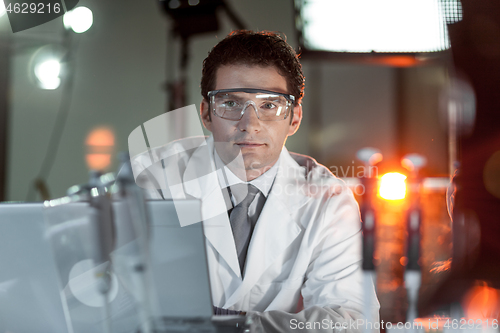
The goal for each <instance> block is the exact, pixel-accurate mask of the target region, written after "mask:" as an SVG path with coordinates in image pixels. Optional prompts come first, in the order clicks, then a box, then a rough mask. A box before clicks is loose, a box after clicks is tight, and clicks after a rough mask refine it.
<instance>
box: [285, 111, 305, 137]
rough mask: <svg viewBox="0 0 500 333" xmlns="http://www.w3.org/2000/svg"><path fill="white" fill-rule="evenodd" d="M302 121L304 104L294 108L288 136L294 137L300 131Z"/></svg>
mask: <svg viewBox="0 0 500 333" xmlns="http://www.w3.org/2000/svg"><path fill="white" fill-rule="evenodd" d="M301 121H302V104H298V105H296V106H295V107H294V108H293V118H292V121H291V123H290V126H289V127H288V135H289V136H290V135H294V134H295V132H297V130H298V129H299V126H300V122H301Z"/></svg>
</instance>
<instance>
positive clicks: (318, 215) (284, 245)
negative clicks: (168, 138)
mask: <svg viewBox="0 0 500 333" xmlns="http://www.w3.org/2000/svg"><path fill="white" fill-rule="evenodd" d="M303 89H304V76H303V74H302V69H301V65H300V63H299V61H298V57H297V55H296V53H295V52H294V51H293V49H292V48H291V47H290V46H289V45H288V44H287V43H286V42H285V41H284V40H283V39H282V38H281V37H280V36H279V35H276V34H274V33H268V32H257V33H256V32H250V31H236V32H233V33H232V34H230V35H229V36H227V37H226V38H225V39H223V40H222V41H221V42H219V43H218V44H217V45H216V46H215V47H214V48H213V49H212V51H211V52H210V53H209V55H208V57H207V58H206V59H205V61H204V63H203V74H202V80H201V90H202V95H203V101H202V103H201V109H200V115H201V119H202V121H203V125H204V126H205V127H206V128H207V129H208V130H209V131H210V132H211V133H212V135H211V136H210V137H209V138H208V139H206V140H205V139H204V138H201V139H200V138H195V139H185V140H180V141H176V142H174V143H172V144H170V145H169V146H168V148H167V150H169V151H170V152H175V154H174V155H176V156H177V157H176V159H175V162H173V161H172V160H169V158H170V157H171V156H173V153H168V154H165V153H157V156H158V159H163V161H164V162H162V163H163V164H162V166H161V168H163V169H164V170H166V171H165V173H166V175H167V178H168V183H169V188H170V190H169V192H170V193H167V194H165V191H163V192H161V191H160V194H161V195H162V196H163V197H165V196H171V197H174V198H175V197H179V198H183V197H187V196H192V197H198V198H201V199H202V215H203V218H204V226H205V234H206V238H207V257H208V263H209V272H210V279H211V288H212V297H213V301H214V306H215V307H216V309H217V312H218V313H224V312H229V313H239V312H240V311H241V312H250V313H252V314H254V316H255V318H257V320H258V321H260V323H261V324H262V326H263V327H264V329H265V331H266V332H271V331H282V332H286V331H290V330H294V331H300V330H301V329H309V330H319V331H325V332H326V331H332V330H334V328H336V329H337V331H361V330H362V328H363V327H362V326H361V325H358V326H353V325H352V323H353V322H355V321H356V320H358V319H359V320H361V319H363V318H364V316H363V314H362V311H363V309H365V308H368V309H370V310H369V311H370V312H371V313H370V314H369V316H370V320H372V321H376V320H378V302H377V301H376V296H375V294H374V289H373V286H370V287H371V288H368V289H369V292H370V294H371V295H370V299H371V300H372V304H369V305H368V306H367V307H366V305H365V304H364V299H365V298H364V291H363V287H362V286H363V281H362V272H361V268H360V264H361V262H360V260H361V232H360V217H359V210H358V206H357V203H356V201H355V200H354V197H353V195H352V192H351V191H350V190H349V189H348V188H347V187H346V186H345V184H344V183H343V182H342V181H340V180H338V179H337V178H336V177H335V176H333V175H332V174H331V173H330V172H329V170H328V169H326V168H325V167H324V166H321V165H319V164H317V163H316V161H315V160H313V159H312V158H309V157H307V156H301V155H297V154H291V153H289V152H288V151H287V149H286V148H285V147H284V144H285V142H286V139H287V138H288V136H289V135H293V134H294V133H295V132H296V131H297V129H298V128H299V125H300V122H301V120H302V105H301V104H300V102H301V99H302V96H303ZM193 142H196V144H193ZM162 156H163V157H162ZM165 156H170V157H168V158H167V157H165ZM200 170H201V171H200ZM249 185H251V186H249ZM167 192H168V191H167ZM162 193H163V194H162ZM358 323H359V322H358ZM342 324H343V325H344V326H342ZM346 326H347V328H346V329H344V328H343V327H346Z"/></svg>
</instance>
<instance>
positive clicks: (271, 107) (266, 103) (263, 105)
mask: <svg viewBox="0 0 500 333" xmlns="http://www.w3.org/2000/svg"><path fill="white" fill-rule="evenodd" d="M262 107H263V108H264V109H266V110H271V109H274V108H276V105H275V104H274V103H271V102H265V103H264V104H262Z"/></svg>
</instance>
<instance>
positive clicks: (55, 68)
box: [35, 59, 61, 90]
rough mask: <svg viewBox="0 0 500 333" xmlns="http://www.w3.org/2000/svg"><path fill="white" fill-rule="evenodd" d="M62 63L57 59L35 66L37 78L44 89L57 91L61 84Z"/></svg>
mask: <svg viewBox="0 0 500 333" xmlns="http://www.w3.org/2000/svg"><path fill="white" fill-rule="evenodd" d="M60 74H61V63H60V62H59V61H58V60H56V59H47V60H44V61H42V62H40V63H38V64H36V65H35V76H36V78H37V79H38V83H39V84H40V87H42V88H43V89H49V90H53V89H57V87H59V85H60V84H61V79H60V78H59V75H60Z"/></svg>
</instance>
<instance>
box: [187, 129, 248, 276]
mask: <svg viewBox="0 0 500 333" xmlns="http://www.w3.org/2000/svg"><path fill="white" fill-rule="evenodd" d="M213 147H214V145H213V137H211V136H210V137H209V138H207V145H203V146H200V148H199V149H197V150H196V151H195V152H194V153H193V155H192V156H191V158H190V159H189V162H188V163H187V165H186V169H185V172H184V175H183V185H184V190H185V192H186V194H188V195H190V196H193V197H195V198H199V199H201V214H202V218H203V221H204V222H203V223H204V224H203V226H204V232H205V237H206V238H207V239H208V241H209V242H210V244H211V245H212V246H213V247H214V248H215V250H216V251H217V252H218V253H219V255H220V256H221V257H222V258H223V259H224V260H225V261H226V263H227V264H228V266H229V267H230V268H231V269H232V271H233V272H234V274H235V275H236V276H238V277H241V272H240V265H239V262H238V257H237V254H236V247H235V244H234V238H233V232H232V230H231V224H230V223H229V217H228V214H227V207H226V204H225V201H224V197H223V194H222V191H221V188H220V185H219V181H218V178H217V171H216V167H215V162H214V159H213ZM207 170H210V172H208V171H207Z"/></svg>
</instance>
